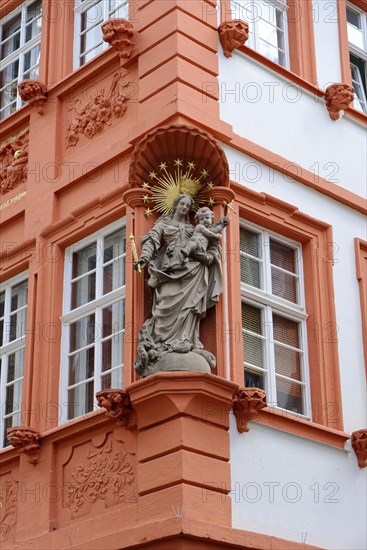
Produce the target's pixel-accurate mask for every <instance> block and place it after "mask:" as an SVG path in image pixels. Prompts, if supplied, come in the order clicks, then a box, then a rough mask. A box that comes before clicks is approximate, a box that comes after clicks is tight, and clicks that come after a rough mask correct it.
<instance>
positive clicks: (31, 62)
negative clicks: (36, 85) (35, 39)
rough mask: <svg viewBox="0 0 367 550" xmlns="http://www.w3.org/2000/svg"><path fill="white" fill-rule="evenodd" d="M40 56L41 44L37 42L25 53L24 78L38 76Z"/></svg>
mask: <svg viewBox="0 0 367 550" xmlns="http://www.w3.org/2000/svg"><path fill="white" fill-rule="evenodd" d="M39 56H40V45H39V44H37V46H35V47H34V48H32V49H31V50H30V51H29V52H27V53H26V54H24V67H23V78H24V80H25V79H26V78H37V76H38V65H39Z"/></svg>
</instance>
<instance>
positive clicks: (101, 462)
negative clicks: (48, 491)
mask: <svg viewBox="0 0 367 550" xmlns="http://www.w3.org/2000/svg"><path fill="white" fill-rule="evenodd" d="M71 478H72V479H71V481H69V482H67V484H66V487H67V497H66V502H65V505H66V507H67V508H71V509H72V510H73V511H74V512H78V510H79V509H81V508H83V507H84V506H85V505H86V504H88V503H94V502H97V500H105V499H106V498H107V496H108V494H109V493H112V494H113V496H114V500H116V501H117V500H118V499H122V498H123V497H124V496H126V492H127V490H128V488H129V487H130V486H131V485H132V483H133V482H134V472H133V467H132V464H131V462H130V460H129V458H128V455H127V452H126V451H123V452H112V443H111V442H109V443H108V444H106V445H104V446H103V447H101V448H100V449H96V448H95V447H91V448H90V449H89V451H88V455H87V462H86V463H83V462H81V463H80V464H78V465H77V466H76V467H75V468H74V469H73V473H72V475H71Z"/></svg>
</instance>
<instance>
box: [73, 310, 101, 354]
mask: <svg viewBox="0 0 367 550" xmlns="http://www.w3.org/2000/svg"><path fill="white" fill-rule="evenodd" d="M94 335H95V317H94V314H93V315H89V316H88V317H83V318H82V319H80V320H79V321H76V322H75V323H71V325H70V351H71V352H73V351H76V350H78V349H80V348H84V347H85V346H87V345H88V344H92V343H93V342H94Z"/></svg>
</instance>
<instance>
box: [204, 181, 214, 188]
mask: <svg viewBox="0 0 367 550" xmlns="http://www.w3.org/2000/svg"><path fill="white" fill-rule="evenodd" d="M206 185H207V187H208V189H213V187H214V183H213V182H212V181H208V183H207V184H206Z"/></svg>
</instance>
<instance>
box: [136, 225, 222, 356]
mask: <svg viewBox="0 0 367 550" xmlns="http://www.w3.org/2000/svg"><path fill="white" fill-rule="evenodd" d="M192 234H193V227H192V226H191V225H190V224H189V223H188V222H184V223H179V222H177V221H176V220H174V219H173V218H171V217H169V216H165V217H162V218H160V219H159V220H158V221H157V222H156V224H155V225H154V227H153V228H152V229H151V230H150V231H149V232H148V233H147V234H146V235H144V237H143V239H142V242H141V244H142V257H143V258H145V259H146V260H150V262H149V275H150V278H149V280H148V284H149V285H150V286H151V287H152V288H154V299H153V306H152V318H151V319H149V320H148V321H146V323H145V328H146V330H147V331H148V332H149V333H150V335H151V336H152V339H153V341H154V343H155V345H156V346H157V347H158V348H159V347H161V346H164V345H169V344H171V345H172V344H173V343H175V344H176V345H177V343H179V342H184V341H187V340H188V341H189V342H191V343H192V344H193V346H194V348H195V349H203V344H202V343H201V342H200V339H199V328H200V319H202V318H203V317H204V316H205V312H206V310H207V309H209V308H210V307H212V306H214V305H215V304H216V303H217V302H218V299H219V295H220V293H221V292H222V274H221V265H220V258H221V248H220V246H219V244H218V243H216V244H213V245H211V244H210V245H209V247H208V250H207V253H209V254H210V255H211V256H212V257H213V262H212V263H211V264H210V265H206V264H205V263H204V262H201V261H200V260H199V258H200V256H206V253H205V254H202V255H200V254H197V255H196V256H195V258H191V257H189V258H188V261H187V262H186V263H183V264H182V256H181V253H180V251H181V249H182V248H183V247H184V246H185V245H186V243H187V241H188V239H189V238H190V237H191V235H192ZM165 347H166V346H165Z"/></svg>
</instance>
